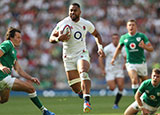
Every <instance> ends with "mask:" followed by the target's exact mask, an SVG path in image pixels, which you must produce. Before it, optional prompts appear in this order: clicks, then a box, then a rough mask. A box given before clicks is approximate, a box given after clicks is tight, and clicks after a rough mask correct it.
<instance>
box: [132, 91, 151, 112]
mask: <svg viewBox="0 0 160 115" xmlns="http://www.w3.org/2000/svg"><path fill="white" fill-rule="evenodd" d="M141 95H142V93H141V92H139V90H137V92H136V94H135V100H136V101H137V103H138V106H139V108H140V110H141V111H142V113H143V114H144V115H146V114H148V113H149V111H148V110H147V109H145V108H144V107H143V104H142V101H141V99H140V97H141Z"/></svg>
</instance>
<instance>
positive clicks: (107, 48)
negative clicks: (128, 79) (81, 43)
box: [104, 43, 126, 70]
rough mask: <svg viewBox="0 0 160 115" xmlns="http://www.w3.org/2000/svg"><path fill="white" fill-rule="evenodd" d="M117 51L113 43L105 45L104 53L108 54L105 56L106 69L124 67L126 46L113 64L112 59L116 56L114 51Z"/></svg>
mask: <svg viewBox="0 0 160 115" xmlns="http://www.w3.org/2000/svg"><path fill="white" fill-rule="evenodd" d="M115 51H116V47H115V46H114V44H113V43H110V44H109V45H107V46H105V47H104V53H105V55H106V58H105V70H117V69H122V67H123V63H124V59H123V58H124V56H125V55H126V53H125V49H124V47H123V48H122V50H121V53H120V54H119V55H118V56H117V58H116V60H115V62H114V65H112V64H111V60H112V58H113V56H114V52H115Z"/></svg>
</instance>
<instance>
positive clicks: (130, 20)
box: [127, 19, 137, 24]
mask: <svg viewBox="0 0 160 115" xmlns="http://www.w3.org/2000/svg"><path fill="white" fill-rule="evenodd" d="M128 22H135V23H136V24H137V22H136V20H135V19H129V20H128V21H127V23H128Z"/></svg>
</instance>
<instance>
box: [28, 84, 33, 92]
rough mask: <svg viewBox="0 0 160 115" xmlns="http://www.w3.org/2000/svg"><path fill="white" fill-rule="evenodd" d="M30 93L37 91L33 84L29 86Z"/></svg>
mask: <svg viewBox="0 0 160 115" xmlns="http://www.w3.org/2000/svg"><path fill="white" fill-rule="evenodd" d="M27 92H28V93H34V92H35V88H34V87H33V86H32V85H31V86H30V87H29V88H28V91H27Z"/></svg>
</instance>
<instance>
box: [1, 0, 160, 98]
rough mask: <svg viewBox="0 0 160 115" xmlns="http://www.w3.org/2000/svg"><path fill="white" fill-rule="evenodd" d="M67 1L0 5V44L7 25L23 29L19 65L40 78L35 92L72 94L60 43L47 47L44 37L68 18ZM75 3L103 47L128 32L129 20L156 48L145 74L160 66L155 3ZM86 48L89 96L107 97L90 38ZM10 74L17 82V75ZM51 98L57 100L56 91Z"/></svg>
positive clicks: (9, 0) (21, 0) (159, 8)
mask: <svg viewBox="0 0 160 115" xmlns="http://www.w3.org/2000/svg"><path fill="white" fill-rule="evenodd" d="M71 2H75V0H1V1H0V42H2V41H3V40H4V39H5V32H6V30H7V28H8V27H9V26H13V27H17V28H20V29H21V31H22V39H23V43H22V45H21V47H20V48H19V49H18V59H19V63H20V65H21V66H22V68H23V69H24V70H25V71H26V72H28V73H29V74H30V75H32V76H35V77H38V78H39V80H40V82H41V85H40V86H35V87H36V89H37V90H47V91H48V92H49V91H52V90H55V91H59V92H63V94H64V95H66V93H65V91H66V90H69V92H70V88H69V86H68V83H67V79H66V75H65V71H64V67H63V62H62V58H61V55H62V44H61V43H58V44H54V45H53V44H50V43H49V42H48V38H49V35H50V33H51V31H52V29H53V28H54V27H55V25H56V23H57V22H58V21H60V20H62V19H63V18H64V17H65V16H67V15H68V6H69V4H70V3H71ZM77 2H79V3H80V4H81V7H82V17H84V18H86V19H88V20H90V21H91V22H93V23H94V24H95V26H96V28H97V30H98V31H99V33H100V34H101V36H102V39H103V41H104V45H106V44H108V43H110V42H111V34H112V33H115V32H116V33H118V34H120V35H121V34H124V33H125V32H127V30H126V21H127V20H128V19H131V18H134V19H136V20H137V24H138V30H139V31H140V32H143V33H145V34H146V35H147V36H148V37H149V40H150V41H151V43H152V44H153V47H154V49H155V50H154V52H152V53H147V52H146V57H147V62H148V70H149V74H150V73H151V69H152V68H153V67H160V65H159V58H160V53H159V51H160V45H159V43H160V42H159V41H160V1H159V0H77ZM87 47H88V49H89V52H90V56H91V69H90V72H89V75H90V77H91V80H92V89H94V91H95V92H92V94H97V92H96V91H97V90H98V91H99V90H101V94H102V95H105V94H106V87H107V86H106V82H105V79H104V77H102V76H101V73H100V69H99V66H98V60H97V59H98V58H97V57H98V55H97V46H96V43H95V40H94V39H93V38H92V36H90V34H88V35H87ZM13 75H14V76H16V77H19V76H18V75H17V74H16V73H15V72H13ZM125 88H126V89H130V79H129V77H128V75H127V72H126V71H125ZM127 91H128V90H127ZM40 93H41V94H42V93H44V92H40ZM57 93H58V92H56V94H57ZM13 94H15V93H13ZM19 94H20V93H18V95H19ZM45 94H47V93H46V92H45ZM50 94H51V95H55V92H50ZM71 94H72V93H71ZM60 95H61V94H60ZM73 95H74V94H73Z"/></svg>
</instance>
